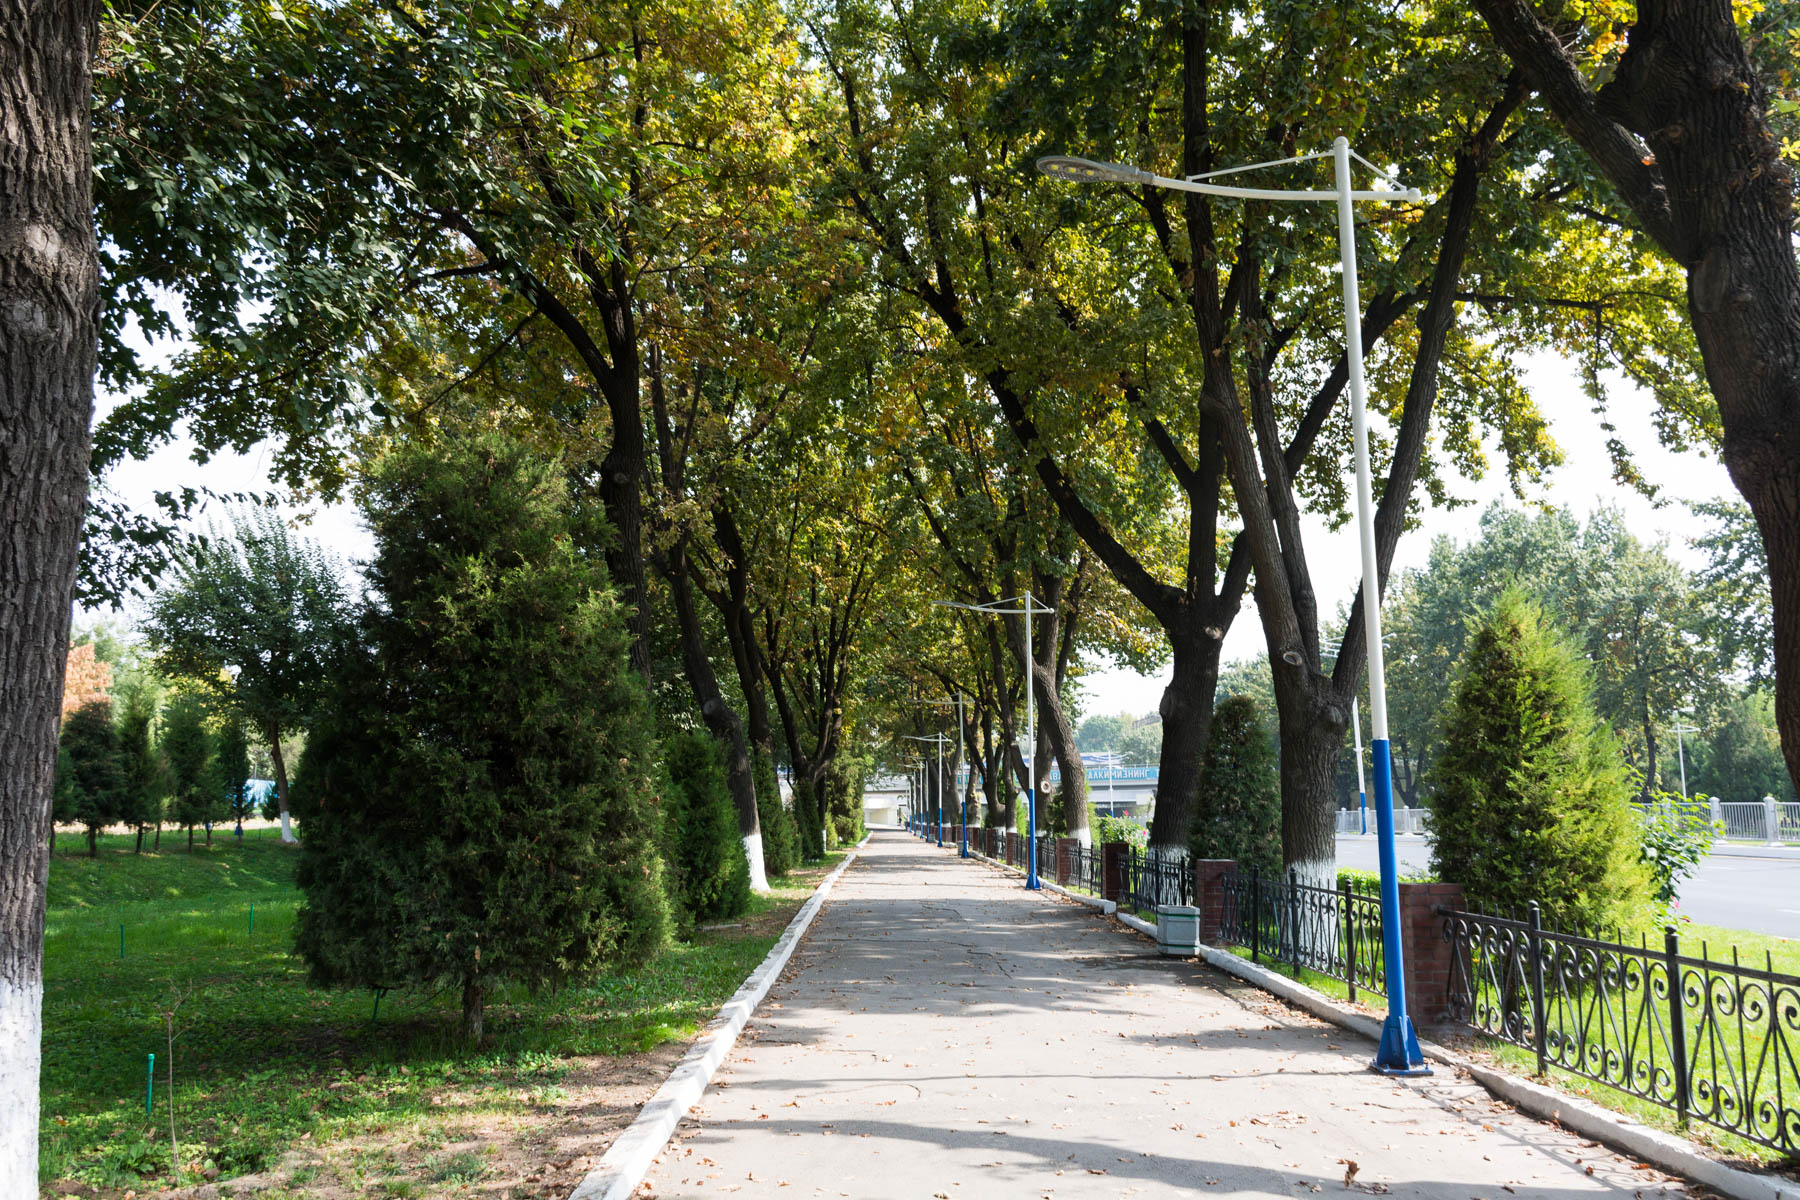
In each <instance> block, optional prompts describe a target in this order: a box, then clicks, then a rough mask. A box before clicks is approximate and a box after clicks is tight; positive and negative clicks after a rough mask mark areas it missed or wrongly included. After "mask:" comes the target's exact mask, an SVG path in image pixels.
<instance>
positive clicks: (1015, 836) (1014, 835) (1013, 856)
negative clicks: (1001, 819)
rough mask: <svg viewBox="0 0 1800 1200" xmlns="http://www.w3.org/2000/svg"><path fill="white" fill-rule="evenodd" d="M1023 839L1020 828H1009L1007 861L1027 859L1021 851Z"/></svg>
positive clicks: (1014, 861)
mask: <svg viewBox="0 0 1800 1200" xmlns="http://www.w3.org/2000/svg"><path fill="white" fill-rule="evenodd" d="M1023 840H1024V839H1023V838H1021V837H1020V836H1019V832H1018V830H1016V829H1009V830H1007V831H1006V861H1007V862H1009V863H1016V862H1023V861H1025V856H1024V855H1022V854H1020V853H1019V843H1020V842H1021V841H1023Z"/></svg>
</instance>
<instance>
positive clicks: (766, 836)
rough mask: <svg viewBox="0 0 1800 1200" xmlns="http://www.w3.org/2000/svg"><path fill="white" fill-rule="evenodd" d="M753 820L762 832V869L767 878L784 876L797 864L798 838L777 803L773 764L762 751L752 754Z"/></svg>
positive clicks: (778, 785)
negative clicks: (754, 790) (754, 779)
mask: <svg viewBox="0 0 1800 1200" xmlns="http://www.w3.org/2000/svg"><path fill="white" fill-rule="evenodd" d="M754 769H755V771H756V821H757V824H758V826H760V827H761V829H762V849H763V870H764V871H765V872H767V874H768V875H769V877H770V878H776V877H778V876H781V875H786V874H787V873H788V872H789V871H792V870H793V869H794V868H795V867H797V866H799V865H800V838H799V834H798V833H797V832H796V831H795V829H794V818H793V817H791V816H789V815H788V811H787V806H786V805H784V804H782V802H781V782H780V780H778V779H777V778H776V777H775V762H774V760H773V759H772V758H770V757H769V756H768V755H767V754H765V753H763V752H762V751H760V750H759V751H757V752H756V757H755V760H754Z"/></svg>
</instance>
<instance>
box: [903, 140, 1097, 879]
mask: <svg viewBox="0 0 1800 1200" xmlns="http://www.w3.org/2000/svg"><path fill="white" fill-rule="evenodd" d="M1039 161H1040V162H1042V161H1043V160H1042V159H1040V160H1039ZM1068 161H1070V162H1081V161H1084V160H1081V159H1070V160H1068ZM932 603H933V604H935V605H937V606H938V607H939V608H961V609H966V610H967V611H969V612H978V613H987V614H988V615H989V616H1005V615H1009V614H1018V613H1023V614H1024V616H1025V748H1026V752H1025V753H1023V754H1021V755H1020V757H1021V758H1023V759H1024V760H1025V886H1026V887H1027V888H1030V889H1031V890H1032V891H1034V892H1035V891H1037V890H1038V889H1039V888H1041V887H1042V886H1043V884H1041V883H1039V882H1038V870H1037V686H1036V685H1037V680H1036V678H1035V675H1036V673H1037V664H1036V663H1035V662H1033V661H1032V658H1031V617H1032V614H1033V613H1053V612H1055V611H1056V610H1055V609H1054V608H1042V607H1040V606H1039V605H1038V603H1037V599H1036V597H1034V596H1033V595H1032V594H1031V593H1030V592H1029V591H1027V592H1026V593H1025V594H1024V595H1023V596H1008V597H1007V598H1006V599H1004V600H990V601H988V602H987V603H986V604H964V603H962V602H961V601H959V600H933V601H932Z"/></svg>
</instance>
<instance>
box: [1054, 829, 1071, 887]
mask: <svg viewBox="0 0 1800 1200" xmlns="http://www.w3.org/2000/svg"><path fill="white" fill-rule="evenodd" d="M1075 846H1076V841H1075V839H1074V838H1072V837H1059V838H1057V839H1056V882H1058V883H1060V884H1062V885H1063V886H1064V887H1068V886H1069V876H1070V875H1071V874H1072V873H1073V872H1074V870H1075Z"/></svg>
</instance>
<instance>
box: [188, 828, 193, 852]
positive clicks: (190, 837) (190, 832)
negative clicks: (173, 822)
mask: <svg viewBox="0 0 1800 1200" xmlns="http://www.w3.org/2000/svg"><path fill="white" fill-rule="evenodd" d="M187 834H188V853H189V854H192V853H193V852H194V827H193V826H192V825H189V826H188V831H187Z"/></svg>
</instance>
